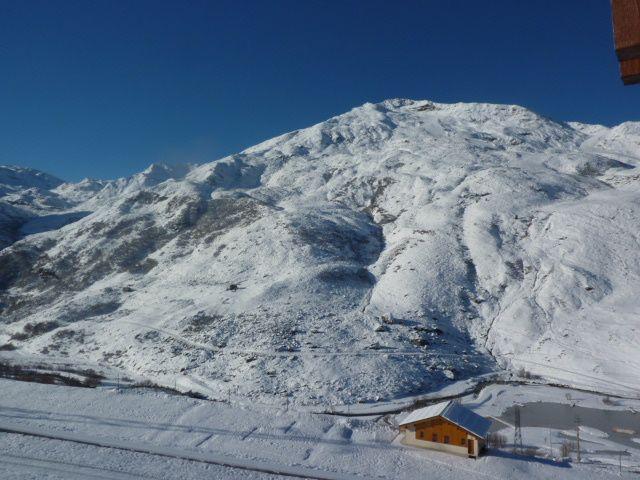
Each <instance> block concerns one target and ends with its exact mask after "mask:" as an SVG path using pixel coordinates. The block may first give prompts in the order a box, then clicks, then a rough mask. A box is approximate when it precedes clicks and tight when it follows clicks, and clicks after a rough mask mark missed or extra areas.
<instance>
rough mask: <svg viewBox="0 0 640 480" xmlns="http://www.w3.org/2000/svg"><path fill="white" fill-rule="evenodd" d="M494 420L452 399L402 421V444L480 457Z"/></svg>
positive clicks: (415, 413)
mask: <svg viewBox="0 0 640 480" xmlns="http://www.w3.org/2000/svg"><path fill="white" fill-rule="evenodd" d="M490 426H491V420H488V419H486V418H484V417H481V416H480V415H478V414H476V413H473V412H472V411H471V410H469V409H468V408H466V407H463V406H462V405H460V404H459V403H457V402H454V401H448V402H442V403H438V404H436V405H430V406H428V407H424V408H420V409H418V410H414V411H413V412H411V413H410V414H409V415H407V416H406V417H405V418H404V420H402V422H400V432H401V433H403V438H402V443H404V444H405V445H413V446H415V447H422V448H430V449H432V450H440V451H443V452H449V453H455V454H457V455H464V456H469V457H472V458H478V455H479V453H480V451H481V450H482V449H483V448H484V446H485V437H486V435H487V432H488V430H489V427H490Z"/></svg>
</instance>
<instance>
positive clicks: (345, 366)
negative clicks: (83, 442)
mask: <svg viewBox="0 0 640 480" xmlns="http://www.w3.org/2000/svg"><path fill="white" fill-rule="evenodd" d="M639 164H640V123H625V124H623V125H620V126H617V127H614V128H607V127H603V126H594V125H584V124H577V123H572V124H567V123H558V122H555V121H552V120H550V119H547V118H544V117H541V116H539V115H537V114H535V113H533V112H531V111H529V110H527V109H524V108H522V107H517V106H505V105H490V104H450V105H449V104H439V103H433V102H429V101H411V100H389V101H385V102H382V103H379V104H365V105H363V106H362V107H359V108H355V109H353V110H352V111H350V112H348V113H346V114H344V115H340V116H337V117H334V118H332V119H330V120H327V121H326V122H323V123H320V124H318V125H315V126H313V127H310V128H306V129H303V130H299V131H295V132H291V133H288V134H285V135H282V136H280V137H277V138H274V139H272V140H269V141H266V142H264V143H261V144H259V145H256V146H255V147H252V148H249V149H247V150H245V151H244V152H242V153H239V154H237V155H232V156H230V157H227V158H223V159H220V160H218V161H215V162H211V163H208V164H205V165H201V166H185V167H167V166H162V165H153V166H151V167H150V168H149V169H147V170H146V171H145V172H142V173H140V174H138V175H135V176H133V177H130V178H128V179H120V180H116V181H108V182H106V181H105V182H102V181H90V180H86V181H83V182H80V183H78V184H59V183H60V182H59V181H54V182H50V184H47V185H37V186H33V185H30V184H25V185H24V186H22V187H20V188H17V189H15V188H13V187H12V188H13V189H12V190H11V191H8V190H5V191H4V193H3V195H4V196H3V198H2V200H1V202H2V204H0V205H3V206H5V208H7V209H8V210H7V211H10V208H18V207H17V205H16V203H15V202H13V201H12V199H13V198H14V197H13V196H14V195H18V196H22V197H26V196H29V195H30V194H29V192H30V191H32V190H33V189H34V188H36V190H37V193H38V195H40V196H42V197H43V198H46V199H48V200H47V201H49V202H54V200H55V201H56V202H59V204H56V205H55V208H54V206H53V205H52V206H51V210H52V211H53V210H55V211H54V212H53V213H50V214H48V215H62V216H64V219H65V222H62V223H66V220H68V221H70V222H71V223H67V224H65V225H55V224H52V223H51V222H49V219H47V218H46V215H44V214H43V213H42V212H43V210H46V208H44V207H41V206H42V205H48V204H47V203H46V202H44V201H43V200H39V199H35V198H36V197H37V195H35V193H34V194H33V196H31V197H29V198H30V200H29V202H30V203H29V202H27V203H28V205H29V208H30V209H31V210H32V211H36V210H37V213H34V214H33V215H32V217H36V218H35V219H31V220H30V221H29V222H28V223H23V224H21V226H20V229H21V230H20V231H21V234H19V235H18V234H11V233H10V229H7V227H6V226H5V227H3V226H2V225H0V233H2V234H3V235H4V237H3V241H4V242H5V244H7V245H8V244H9V243H11V242H15V243H13V244H11V245H10V246H7V247H6V248H4V249H3V250H1V251H0V308H1V310H0V315H1V322H0V345H3V344H5V347H0V348H4V349H5V350H8V349H15V350H13V351H12V352H11V354H12V355H15V356H18V357H24V358H32V357H38V358H41V359H42V360H46V359H50V360H55V359H59V358H60V357H66V358H68V359H71V360H72V361H76V362H83V363H93V364H98V365H108V366H111V367H119V368H121V369H123V370H125V371H128V372H132V373H135V374H139V375H143V376H146V377H148V378H151V379H154V380H155V381H156V382H158V383H165V384H168V385H173V384H174V382H175V383H176V384H177V385H179V386H180V388H184V389H193V390H198V391H201V392H203V393H205V394H210V395H212V396H216V395H217V394H219V392H226V391H230V390H237V391H238V393H239V394H242V395H243V396H263V395H270V394H271V395H286V394H290V395H292V396H293V397H295V398H296V399H297V400H299V401H302V402H308V403H314V402H318V401H354V400H370V399H375V398H392V397H397V396H402V395H412V394H417V393H421V392H425V391H428V390H430V389H434V388H436V387H438V386H441V385H442V384H445V383H447V382H451V381H453V380H455V379H461V378H468V377H475V376H478V375H481V374H484V373H487V372H491V371H495V370H500V369H502V368H511V369H520V368H525V369H526V370H528V371H530V372H532V373H535V374H539V375H542V376H543V377H545V378H547V379H549V380H550V381H554V382H562V383H570V384H573V385H577V386H586V387H589V388H597V389H600V390H605V391H621V390H633V389H638V388H639V387H640V369H638V368H635V367H636V366H639V364H640V353H639V352H638V349H637V345H638V343H639V342H640V330H639V328H640V316H639V315H638V309H639V307H640V302H639V301H638V299H637V294H636V292H637V291H638V290H639V289H640V257H639V255H638V250H639V247H640V245H639V241H640V240H639V227H638V225H640V222H639V220H640V170H639V169H638V168H637V167H638V165H639ZM47 178H48V177H47ZM0 184H3V182H2V181H1V180H0ZM1 188H6V187H1ZM43 192H44V193H43ZM36 204H37V205H38V208H35V207H33V205H36ZM70 215H71V216H70ZM34 222H35V223H34ZM3 225H4V224H3ZM25 225H26V226H27V227H29V225H30V227H29V228H26V229H25ZM14 230H15V229H14ZM7 232H9V233H7ZM21 237H24V238H22V239H19V238H21ZM17 239H19V240H18V241H15V240H17ZM7 345H10V346H7ZM176 379H177V380H176Z"/></svg>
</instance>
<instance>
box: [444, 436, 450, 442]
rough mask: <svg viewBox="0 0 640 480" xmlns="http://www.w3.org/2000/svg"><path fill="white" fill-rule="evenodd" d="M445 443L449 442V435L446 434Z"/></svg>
mask: <svg viewBox="0 0 640 480" xmlns="http://www.w3.org/2000/svg"><path fill="white" fill-rule="evenodd" d="M444 443H449V435H445V436H444Z"/></svg>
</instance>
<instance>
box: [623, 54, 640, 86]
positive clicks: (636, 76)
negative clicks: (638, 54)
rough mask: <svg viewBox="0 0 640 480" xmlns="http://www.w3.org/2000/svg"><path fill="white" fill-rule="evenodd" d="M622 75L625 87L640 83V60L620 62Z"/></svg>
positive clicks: (633, 59)
mask: <svg viewBox="0 0 640 480" xmlns="http://www.w3.org/2000/svg"><path fill="white" fill-rule="evenodd" d="M620 75H621V76H622V82H623V83H624V84H625V85H631V84H633V83H640V58H632V59H631V60H623V61H621V62H620Z"/></svg>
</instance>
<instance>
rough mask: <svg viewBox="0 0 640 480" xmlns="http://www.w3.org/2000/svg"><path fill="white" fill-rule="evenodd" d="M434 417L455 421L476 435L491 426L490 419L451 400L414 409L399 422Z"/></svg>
mask: <svg viewBox="0 0 640 480" xmlns="http://www.w3.org/2000/svg"><path fill="white" fill-rule="evenodd" d="M434 417H442V418H446V419H447V420H449V421H450V422H451V423H455V424H456V425H458V426H459V427H461V428H464V429H465V430H466V431H468V432H470V433H473V434H474V435H477V436H478V437H484V436H485V435H486V434H487V432H488V431H489V427H490V426H491V420H489V419H487V418H484V417H481V416H480V415H478V414H477V413H474V412H472V411H471V410H469V409H468V408H466V407H463V406H462V405H460V404H459V403H457V402H454V401H452V400H449V401H448V402H442V403H436V404H435V405H429V406H428V407H424V408H419V409H418V410H414V411H413V412H411V413H410V414H409V415H407V416H406V417H405V418H404V420H402V422H400V425H408V424H410V423H416V422H420V421H422V420H427V419H429V418H434Z"/></svg>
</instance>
